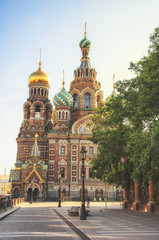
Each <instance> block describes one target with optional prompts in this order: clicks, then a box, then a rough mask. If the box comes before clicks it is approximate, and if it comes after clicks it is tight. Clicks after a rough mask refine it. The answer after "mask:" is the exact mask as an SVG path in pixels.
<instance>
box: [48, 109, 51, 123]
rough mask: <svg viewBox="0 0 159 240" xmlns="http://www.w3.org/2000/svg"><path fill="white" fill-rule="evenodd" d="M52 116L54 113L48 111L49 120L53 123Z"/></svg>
mask: <svg viewBox="0 0 159 240" xmlns="http://www.w3.org/2000/svg"><path fill="white" fill-rule="evenodd" d="M51 115H52V111H51V110H48V120H49V121H51Z"/></svg>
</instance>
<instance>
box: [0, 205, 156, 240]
mask: <svg viewBox="0 0 159 240" xmlns="http://www.w3.org/2000/svg"><path fill="white" fill-rule="evenodd" d="M70 204H71V203H70ZM72 204H73V203H72ZM92 205H93V204H92ZM68 209H70V207H68V206H66V204H65V206H64V204H63V206H62V207H61V208H58V207H57V206H56V204H55V203H52V204H51V203H34V204H24V205H22V207H21V208H19V209H18V210H17V211H15V212H13V213H12V214H10V215H9V216H7V217H5V218H3V219H2V220H1V221H0V239H1V240H2V239H5V240H11V239H14V240H21V239H24V240H30V239H31V240H35V239H36V240H45V239H48V240H49V239H57V240H58V239H59V240H65V239H66V240H80V239H83V240H90V239H92V240H98V239H99V240H100V239H101V240H103V239H105V240H112V239H113V240H114V239H115V240H119V239H120V240H158V239H159V215H154V214H150V213H136V212H129V211H125V210H121V209H120V210H119V209H112V210H110V209H105V210H104V209H103V207H102V208H101V206H91V207H90V211H91V213H90V216H89V217H87V220H79V217H71V216H68V212H67V210H68ZM101 209H103V211H101Z"/></svg>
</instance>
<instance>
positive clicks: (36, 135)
mask: <svg viewBox="0 0 159 240" xmlns="http://www.w3.org/2000/svg"><path fill="white" fill-rule="evenodd" d="M38 137H39V135H38V134H37V133H36V134H35V142H36V143H37V138H38Z"/></svg>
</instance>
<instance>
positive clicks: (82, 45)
mask: <svg viewBox="0 0 159 240" xmlns="http://www.w3.org/2000/svg"><path fill="white" fill-rule="evenodd" d="M79 46H80V48H81V49H82V48H90V46H91V41H90V40H88V39H87V38H86V23H85V32H84V38H83V39H82V40H81V41H80V43H79Z"/></svg>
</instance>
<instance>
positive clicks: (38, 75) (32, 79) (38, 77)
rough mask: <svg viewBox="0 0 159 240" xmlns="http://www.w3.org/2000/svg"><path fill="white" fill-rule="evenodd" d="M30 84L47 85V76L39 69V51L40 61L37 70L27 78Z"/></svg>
mask: <svg viewBox="0 0 159 240" xmlns="http://www.w3.org/2000/svg"><path fill="white" fill-rule="evenodd" d="M28 80H29V84H30V83H46V84H48V85H49V78H48V75H47V74H46V73H45V72H43V71H42V69H41V49H40V61H39V68H38V70H37V71H36V72H33V73H32V74H31V75H30V76H29V78H28Z"/></svg>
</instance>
